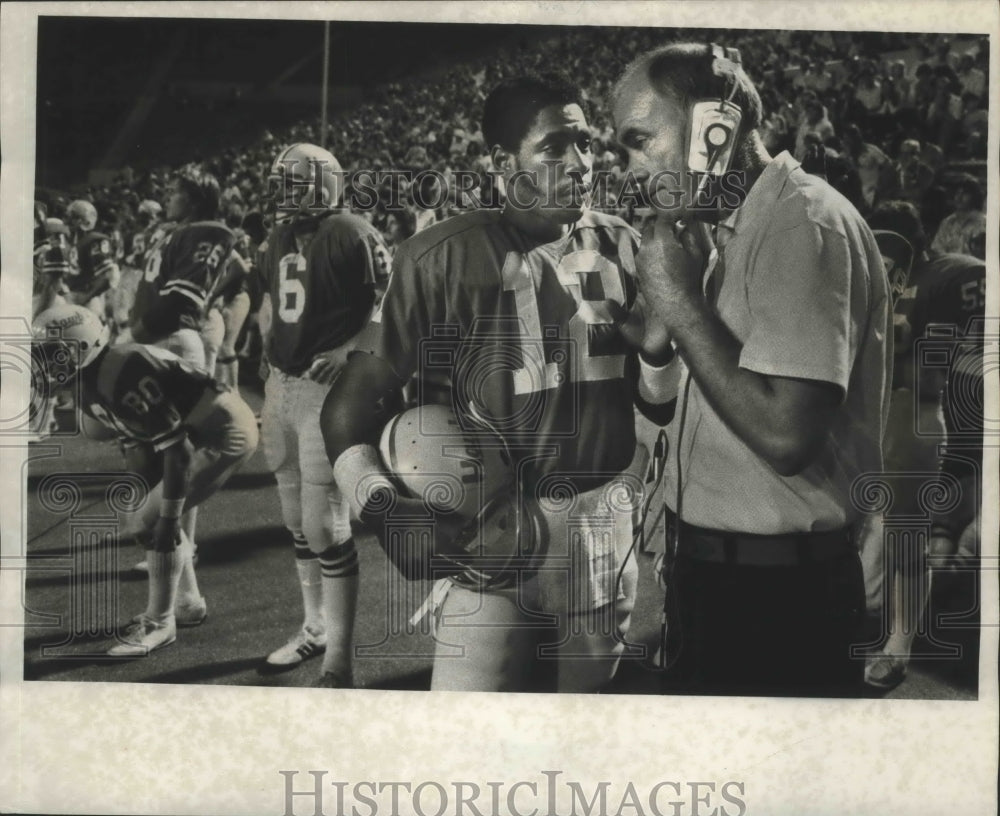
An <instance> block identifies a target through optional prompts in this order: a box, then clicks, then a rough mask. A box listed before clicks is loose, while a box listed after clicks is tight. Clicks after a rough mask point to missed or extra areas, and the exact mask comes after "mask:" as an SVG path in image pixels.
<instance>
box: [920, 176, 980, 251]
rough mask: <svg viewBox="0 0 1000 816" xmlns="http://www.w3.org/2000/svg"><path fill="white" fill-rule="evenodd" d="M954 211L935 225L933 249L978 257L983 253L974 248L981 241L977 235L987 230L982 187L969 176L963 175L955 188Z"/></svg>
mask: <svg viewBox="0 0 1000 816" xmlns="http://www.w3.org/2000/svg"><path fill="white" fill-rule="evenodd" d="M954 207H955V209H954V212H952V214H951V215H949V216H948V217H946V218H945V219H944V221H942V222H941V226H940V227H938V231H937V233H936V234H935V236H934V240H933V242H932V243H931V249H933V250H934V251H935V252H942V253H944V252H949V253H958V254H961V255H974V256H975V257H978V258H979V259H980V260H984V259H985V254H978V253H977V252H976V250H977V249H979V248H980V247H983V246H984V244H983V242H982V240H981V239H980V236H982V235H985V233H986V214H985V213H984V212H983V209H982V208H983V188H982V186H981V185H980V184H979V182H978V181H977V180H976V179H975V178H974V177H972V176H963V177H962V179H960V180H959V182H958V184H957V185H956V188H955V198H954Z"/></svg>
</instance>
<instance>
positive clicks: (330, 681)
mask: <svg viewBox="0 0 1000 816" xmlns="http://www.w3.org/2000/svg"><path fill="white" fill-rule="evenodd" d="M312 687H313V688H339V689H349V688H354V678H353V677H351V673H350V672H348V673H347V674H346V675H344V674H337V673H336V672H331V671H326V672H323V673H322V674H321V675H320V676H319V677H318V678H317V679H316V680H315V681H313V684H312Z"/></svg>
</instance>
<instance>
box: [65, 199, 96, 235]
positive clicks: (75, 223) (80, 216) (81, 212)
mask: <svg viewBox="0 0 1000 816" xmlns="http://www.w3.org/2000/svg"><path fill="white" fill-rule="evenodd" d="M66 223H67V224H69V226H70V229H75V230H79V231H80V232H90V231H91V230H93V229H94V227H96V226H97V208H96V207H95V206H94V205H93V204H91V203H90V202H89V201H86V200H84V199H82V198H80V199H77V200H76V201H73V202H71V203H70V205H69V207H67V208H66Z"/></svg>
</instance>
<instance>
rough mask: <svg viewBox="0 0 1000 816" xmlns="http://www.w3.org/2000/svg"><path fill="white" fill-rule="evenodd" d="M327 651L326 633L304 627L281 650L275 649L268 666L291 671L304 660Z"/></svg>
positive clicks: (269, 656) (268, 658) (268, 657)
mask: <svg viewBox="0 0 1000 816" xmlns="http://www.w3.org/2000/svg"><path fill="white" fill-rule="evenodd" d="M325 651H326V632H313V631H312V630H310V629H309V627H307V626H303V627H302V628H301V629H299V631H298V632H296V633H295V635H294V636H293V637H292V639H291V640H289V641H288V643H286V644H285V645H284V646H282V647H281V648H280V649H275V650H274V651H273V652H271V654H269V655H268V656H267V665H268V666H272V667H275V668H284V669H290V668H291V667H292V666H298V665H299V663H301V662H302V661H303V660H308V659H309V658H310V657H316V655H319V654H323V652H325Z"/></svg>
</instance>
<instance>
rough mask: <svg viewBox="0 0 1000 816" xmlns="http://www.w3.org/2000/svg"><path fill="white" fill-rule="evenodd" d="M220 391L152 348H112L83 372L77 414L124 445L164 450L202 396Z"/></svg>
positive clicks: (167, 354) (178, 436)
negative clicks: (80, 412)
mask: <svg viewBox="0 0 1000 816" xmlns="http://www.w3.org/2000/svg"><path fill="white" fill-rule="evenodd" d="M223 390H225V388H224V386H221V385H219V384H218V383H216V382H215V380H213V379H212V378H211V377H209V376H208V375H207V374H204V373H203V372H201V371H198V370H197V369H195V368H192V367H191V366H190V365H188V364H187V363H185V362H184V361H183V360H181V359H180V358H179V357H178V356H177V355H175V354H172V353H171V352H169V351H167V350H165V349H161V348H158V347H156V346H143V345H139V344H137V343H125V344H122V345H119V346H112V347H111V348H109V349H108V350H107V352H106V353H105V354H104V355H103V356H102V357H101V359H100V360H99V361H98V363H97V364H95V365H91V366H88V367H87V368H85V369H84V370H83V381H82V395H81V396H82V401H83V409H84V411H86V412H87V413H88V414H90V415H91V416H92V417H94V419H96V420H98V421H99V422H101V424H103V425H104V426H106V427H107V428H110V429H111V430H112V431H114V432H115V433H117V434H118V435H120V436H124V437H126V438H127V439H131V440H134V441H137V442H143V443H147V444H150V445H152V446H153V447H154V449H156V450H163V449H164V448H168V447H170V446H171V445H173V444H174V443H175V442H177V441H178V440H179V439H181V438H183V437H184V436H186V435H187V434H188V432H189V431H191V430H196V429H191V428H188V427H187V426H186V425H185V422H186V420H187V419H188V417H189V416H190V415H191V413H192V411H193V410H194V408H195V406H197V405H198V403H199V402H200V401H201V400H202V398H204V397H205V396H206V394H207V395H210V396H211V397H212V398H214V397H215V395H217V394H218V393H220V391H223Z"/></svg>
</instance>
